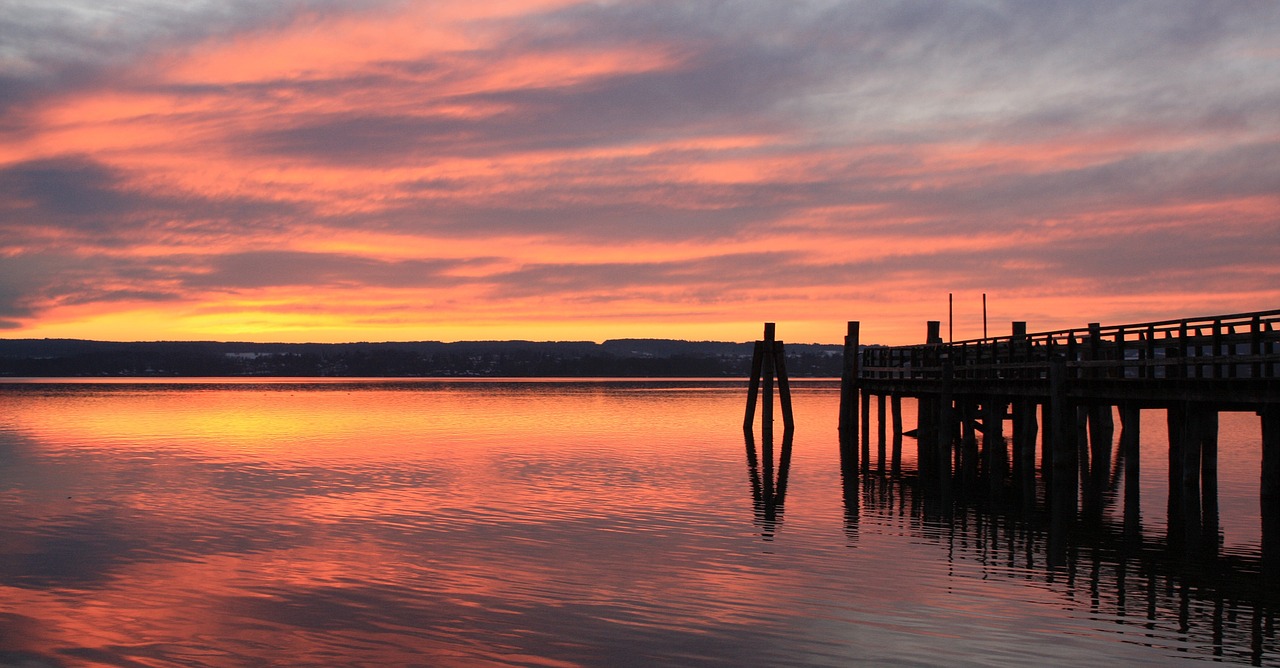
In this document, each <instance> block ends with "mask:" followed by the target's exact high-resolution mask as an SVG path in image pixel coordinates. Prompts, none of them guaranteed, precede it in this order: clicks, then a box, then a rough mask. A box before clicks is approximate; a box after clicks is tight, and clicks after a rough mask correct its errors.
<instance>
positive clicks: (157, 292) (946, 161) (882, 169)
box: [0, 0, 1280, 338]
mask: <svg viewBox="0 0 1280 668" xmlns="http://www.w3.org/2000/svg"><path fill="white" fill-rule="evenodd" d="M1277 23H1280V5H1276V4H1275V3H1267V2H1251V1H1250V2H1209V3H1203V2H1198V1H1194V0H1167V1H1159V2H1157V1H1156V0H1138V1H1135V2H1125V3H1111V2H1103V1H1102V0H1086V1H1085V2H1079V3H1065V4H1064V3H1055V2H1047V1H1040V0H1035V1H1032V2H1015V1H1014V0H983V1H974V2H943V1H941V0H898V1H894V2H870V1H867V2H822V1H816V0H815V1H811V2H794V3H767V2H759V1H755V0H724V1H722V2H715V3H675V4H673V3H669V2H657V1H654V2H650V1H644V0H641V1H629V2H616V3H584V2H574V1H571V0H566V1H565V2H547V3H530V4H529V5H509V6H504V7H503V8H501V11H500V12H499V10H497V9H495V8H493V7H489V6H476V5H472V4H462V3H451V2H443V3H433V4H430V5H427V4H421V3H377V4H361V5H352V4H347V3H340V2H333V3H329V2H302V1H299V2H289V3H283V4H272V5H270V6H265V5H261V3H247V2H234V3H229V4H228V3H195V4H188V5H183V6H181V7H178V6H171V5H169V4H165V3H155V2H149V1H136V2H132V3H124V4H115V5H112V6H111V7H110V8H98V7H97V6H96V5H95V6H90V5H87V4H81V3H72V2H57V3H51V4H37V3H27V4H22V5H19V6H17V7H16V9H15V11H12V12H6V16H5V17H2V18H0V43H3V44H6V45H7V51H5V58H4V60H3V61H0V133H7V134H6V138H8V139H11V140H12V141H9V142H8V143H7V146H10V147H11V148H7V149H6V152H5V153H3V154H2V155H0V230H2V231H3V233H4V235H5V237H4V242H3V245H2V246H0V257H2V258H3V261H4V262H7V263H10V264H12V263H14V262H18V263H19V264H21V265H22V266H25V267H28V268H30V269H34V270H43V271H44V272H45V273H42V274H39V275H38V277H37V278H28V277H25V276H18V275H17V273H16V272H15V271H13V270H10V271H8V272H5V270H4V269H3V268H0V273H3V274H4V276H5V277H6V278H7V281H8V282H7V283H6V284H4V285H0V317H3V318H5V319H6V320H8V321H10V322H21V323H26V322H36V321H38V320H39V319H40V318H41V317H42V316H43V315H44V314H46V313H49V312H50V311H51V310H52V309H59V308H63V309H65V308H67V307H69V306H71V305H76V304H83V305H86V306H88V305H91V304H93V303H95V300H97V301H96V303H97V304H99V305H101V306H102V307H103V308H105V309H110V308H112V305H113V304H123V303H126V302H130V301H131V300H132V301H140V302H156V303H160V302H163V301H165V300H172V299H177V300H184V301H191V302H193V303H194V302H201V300H205V301H203V302H202V308H203V309H204V310H213V311H217V310H226V309H235V308H239V307H240V306H238V304H239V302H236V301H234V299H233V297H243V296H246V295H253V296H255V297H257V298H258V299H257V301H256V302H255V303H270V302H272V299H273V298H275V299H276V301H279V302H288V303H289V304H290V307H289V308H294V307H296V306H297V294H299V293H300V292H301V291H305V290H307V289H311V290H312V292H313V293H314V294H316V295H320V294H325V295H329V298H327V299H319V300H315V303H326V304H330V305H331V306H329V307H328V308H332V309H334V313H335V314H337V313H338V312H340V311H341V310H342V309H344V308H347V307H348V306H349V305H350V304H351V303H352V302H353V301H359V300H357V299H352V298H351V297H352V295H354V294H355V293H356V292H358V291H360V290H362V289H364V290H370V291H376V292H378V294H379V295H380V296H379V304H380V307H381V308H386V309H389V310H396V309H400V310H403V311H410V310H412V307H413V304H415V303H420V302H421V301H422V300H424V299H425V298H426V297H425V295H426V294H427V293H430V295H432V298H433V299H438V301H437V302H435V303H437V304H445V303H449V304H451V305H454V306H451V307H456V308H458V309H460V310H459V311H457V312H456V313H457V316H458V318H459V319H460V320H465V319H467V318H469V317H471V316H472V315H474V314H475V312H476V310H477V309H479V308H480V307H479V306H476V305H474V304H472V303H471V300H472V299H473V298H474V297H475V296H476V295H477V294H479V291H483V290H489V291H490V293H489V297H490V298H492V299H494V300H496V301H495V302H494V303H493V304H492V305H491V306H492V312H493V313H498V312H504V311H505V312H508V313H510V314H511V315H510V316H509V317H512V318H519V317H528V311H520V307H521V306H527V305H528V304H529V303H530V300H537V299H543V300H545V301H544V302H542V303H541V305H540V306H539V307H538V314H539V315H538V316H537V317H550V316H547V315H546V314H553V313H554V312H555V310H556V304H557V302H555V300H557V299H565V300H569V301H566V302H564V303H563V305H564V307H565V308H566V309H578V307H579V306H580V305H581V304H582V303H584V302H594V303H621V302H626V303H629V304H632V305H634V307H635V308H636V310H637V311H640V310H643V311H644V312H646V313H659V312H662V310H663V309H664V308H668V309H671V311H670V312H672V313H682V314H687V313H688V312H689V309H690V308H691V307H690V306H689V305H690V304H711V303H716V304H722V305H723V304H742V303H747V302H750V301H751V300H752V299H753V298H755V299H758V300H761V301H769V302H770V303H773V304H782V303H783V302H784V301H786V300H791V301H789V302H787V303H789V304H791V305H792V306H793V308H794V309H795V310H796V311H799V310H800V309H802V308H805V307H806V305H807V304H810V303H811V302H812V301H814V300H819V301H824V303H827V302H832V303H834V302H838V301H840V300H841V299H845V298H854V297H848V296H849V295H858V296H856V299H867V298H866V297H865V296H864V295H870V294H875V293H876V287H875V286H877V285H880V286H883V287H884V288H885V289H892V290H899V291H906V290H909V289H917V290H918V289H925V288H928V289H933V286H944V285H945V286H962V287H968V286H974V287H977V286H983V285H989V284H1000V285H1007V286H1013V287H1010V288H1009V289H1011V290H1012V289H1016V290H1018V291H1019V292H1020V293H1023V294H1032V293H1033V292H1034V291H1035V290H1041V291H1042V292H1043V293H1046V294H1048V293H1053V294H1058V293H1064V292H1072V291H1077V292H1078V293H1079V294H1078V295H1077V298H1079V299H1089V300H1094V299H1104V298H1106V295H1131V294H1139V293H1141V292H1143V291H1144V290H1148V291H1150V290H1158V289H1159V288H1158V287H1157V286H1158V285H1160V284H1161V282H1165V283H1172V284H1177V285H1178V286H1181V287H1183V288H1185V289H1186V290H1188V291H1194V290H1197V289H1199V290H1201V291H1204V292H1206V293H1208V292H1210V291H1217V290H1226V289H1227V287H1226V286H1230V285H1236V286H1241V285H1242V286H1248V287H1247V288H1242V290H1243V292H1241V291H1239V290H1237V291H1235V293H1236V294H1238V295H1239V296H1238V298H1237V300H1236V302H1233V303H1238V304H1240V305H1241V306H1242V307H1247V308H1257V307H1259V306H1260V305H1264V304H1269V303H1272V302H1274V299H1275V298H1276V296H1277V294H1278V293H1277V292H1276V291H1275V289H1273V288H1269V287H1266V281H1265V280H1264V279H1265V277H1271V276H1272V275H1273V274H1274V272H1273V271H1271V270H1269V269H1268V267H1267V265H1266V264H1265V262H1263V261H1262V260H1260V256H1261V255H1263V254H1265V253H1266V252H1273V251H1274V250H1276V243H1277V242H1276V241H1275V239H1276V238H1277V236H1278V235H1277V234H1276V229H1277V227H1276V226H1277V224H1278V221H1280V198H1278V197H1277V195H1276V193H1278V192H1280V168H1277V165H1280V144H1278V143H1277V142H1278V141H1280V138H1278V137H1277V135H1276V130H1277V126H1276V119H1275V112H1274V109H1276V108H1277V107H1280V84H1277V83H1275V82H1278V81H1280V59H1278V58H1277V57H1276V54H1277V52H1276V50H1275V47H1274V45H1273V42H1274V39H1273V36H1272V35H1271V30H1270V27H1271V26H1273V25H1275V24H1277ZM443 249H448V250H443ZM462 249H465V250H462ZM631 249H635V251H636V252H635V253H634V254H633V255H631V254H630V250H631ZM1162 257H1163V258H1166V259H1169V258H1177V262H1178V263H1180V264H1181V265H1183V266H1184V267H1186V269H1185V270H1182V269H1178V268H1176V267H1173V268H1171V267H1168V266H1161V264H1160V261H1161V258H1162ZM467 258H470V260H468V259H467ZM1242 266H1248V267H1253V268H1254V269H1253V270H1252V271H1251V272H1246V273H1244V274H1242V272H1241V270H1240V268H1241V267H1242ZM1125 267H1128V268H1131V269H1133V272H1132V273H1131V274H1130V275H1127V276H1126V275H1124V274H1123V272H1122V271H1119V268H1125ZM1191 268H1194V271H1193V270H1192V269H1191ZM1259 277H1262V278H1259ZM1197 281H1198V282H1199V285H1200V287H1199V288H1196V283H1197ZM769 286H778V287H776V288H773V287H769ZM397 290H399V291H401V292H402V293H404V294H405V295H408V294H409V293H412V294H413V296H412V297H409V296H404V297H401V299H403V300H404V301H402V302H399V303H396V302H395V298H393V297H390V296H389V295H390V294H391V293H393V292H395V291H397ZM451 291H452V292H453V293H454V294H452V295H450V292H451ZM1082 291H1088V292H1089V293H1093V292H1099V293H1104V294H1103V295H1101V296H1100V295H1098V294H1086V293H1085V292H1082ZM339 293H340V294H343V295H345V297H344V298H341V299H339V298H335V297H333V295H335V294H339ZM282 295H292V297H288V298H286V297H284V296H282ZM873 301H874V300H871V301H868V302H867V303H866V304H863V306H865V307H873V306H874V304H873V303H872V302H873ZM262 308H268V307H262ZM280 308H285V307H280ZM315 308H319V307H318V306H316V307H315ZM365 308H366V309H368V308H372V307H369V306H367V305H366V307H365ZM441 308H443V307H441ZM466 309H470V310H466ZM694 310H697V309H694ZM517 312H520V313H523V314H524V315H517ZM727 313H728V309H727V308H726V309H725V310H724V311H722V312H721V315H718V316H716V317H720V318H724V319H726V321H727V320H728V319H731V318H732V316H731V315H727ZM341 317H342V316H341V315H335V318H337V319H340V318H341ZM352 317H356V316H354V315H353V316H352ZM359 317H361V318H367V317H368V313H362V314H361V315H360V316H359ZM486 317H490V316H488V315H486ZM492 317H500V316H492ZM698 317H702V316H698ZM814 317H816V316H814ZM72 320H74V318H72ZM362 336H366V335H362ZM588 338H590V337H589V336H588Z"/></svg>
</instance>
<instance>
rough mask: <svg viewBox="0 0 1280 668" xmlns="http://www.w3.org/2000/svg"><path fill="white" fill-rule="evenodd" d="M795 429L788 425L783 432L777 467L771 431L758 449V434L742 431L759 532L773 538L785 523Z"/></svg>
mask: <svg viewBox="0 0 1280 668" xmlns="http://www.w3.org/2000/svg"><path fill="white" fill-rule="evenodd" d="M794 434H795V432H794V430H792V429H787V430H785V431H784V432H783V434H782V447H781V449H780V452H779V454H778V462H777V466H776V468H775V466H774V461H773V438H772V434H769V435H767V436H765V437H764V438H763V440H762V442H761V448H760V452H759V453H757V452H756V440H755V435H754V434H753V433H752V432H750V431H746V432H745V433H744V435H743V438H744V440H745V441H746V450H747V477H748V478H750V481H751V500H752V506H753V508H754V511H755V519H756V524H757V525H758V526H759V527H760V536H761V537H762V538H763V539H764V540H766V541H770V540H773V537H774V535H776V534H777V531H778V529H779V528H780V527H781V525H782V510H783V503H784V502H785V501H786V497H787V476H788V475H789V474H790V472H791V443H792V440H793V436H794ZM775 471H776V473H775Z"/></svg>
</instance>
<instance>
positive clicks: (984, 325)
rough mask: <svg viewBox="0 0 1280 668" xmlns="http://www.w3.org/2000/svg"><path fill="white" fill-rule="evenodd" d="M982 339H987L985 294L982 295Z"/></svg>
mask: <svg viewBox="0 0 1280 668" xmlns="http://www.w3.org/2000/svg"><path fill="white" fill-rule="evenodd" d="M982 338H984V339H985V338H987V293H985V292H984V293H982Z"/></svg>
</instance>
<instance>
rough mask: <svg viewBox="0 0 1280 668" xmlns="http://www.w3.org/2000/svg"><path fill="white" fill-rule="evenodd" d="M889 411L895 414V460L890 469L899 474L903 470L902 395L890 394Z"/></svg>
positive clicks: (894, 473)
mask: <svg viewBox="0 0 1280 668" xmlns="http://www.w3.org/2000/svg"><path fill="white" fill-rule="evenodd" d="M889 412H890V413H891V414H892V415H893V461H892V462H891V464H890V467H889V469H890V473H892V474H893V475H898V474H899V473H901V472H902V395H900V394H894V395H891V396H890V403H889Z"/></svg>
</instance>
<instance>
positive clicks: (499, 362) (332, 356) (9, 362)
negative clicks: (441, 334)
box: [0, 339, 841, 378]
mask: <svg viewBox="0 0 1280 668" xmlns="http://www.w3.org/2000/svg"><path fill="white" fill-rule="evenodd" d="M840 351H841V349H840V347H839V346H832V345H821V344H788V345H787V370H788V372H789V373H790V375H792V376H793V377H835V376H839V375H840V371H841V356H840ZM751 353H752V344H751V343H726V342H717V341H678V340H669V339H618V340H610V341H605V342H604V343H595V342H589V341H588V342H578V341H568V342H564V341H561V342H533V341H474V342H458V343H442V342H435V341H421V342H404V343H340V344H322V343H301V344H287V343H222V342H199V341H197V342H147V343H142V342H139V343H118V342H107V341H84V340H76V339H8V340H4V339H0V376H8V377H86V376H180V377H181V376H304V377H306V376H317V377H320V376H332V377H413V376H421V377H455V376H475V377H512V378H520V377H542V378H545V377H629V378H639V377H654V378H678V377H686V378H688V377H740V376H746V375H748V374H749V372H750V366H751Z"/></svg>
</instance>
